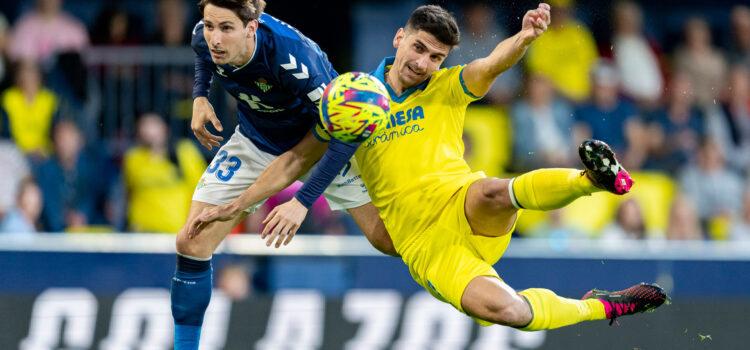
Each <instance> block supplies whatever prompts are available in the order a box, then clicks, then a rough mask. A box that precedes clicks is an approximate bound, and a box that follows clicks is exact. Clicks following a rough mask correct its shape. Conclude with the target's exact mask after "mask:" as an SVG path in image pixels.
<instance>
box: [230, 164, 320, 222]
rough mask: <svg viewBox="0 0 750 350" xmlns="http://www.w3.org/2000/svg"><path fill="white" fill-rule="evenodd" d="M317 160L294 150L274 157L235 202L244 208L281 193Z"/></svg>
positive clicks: (237, 205)
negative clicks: (307, 157)
mask: <svg viewBox="0 0 750 350" xmlns="http://www.w3.org/2000/svg"><path fill="white" fill-rule="evenodd" d="M313 164H315V161H313V160H309V159H304V158H300V157H299V156H298V155H297V154H295V153H293V152H286V153H283V154H282V155H280V156H278V157H277V158H276V159H274V160H273V161H272V162H271V163H270V164H269V165H268V167H266V169H265V170H263V173H261V174H260V176H259V177H258V180H256V181H255V183H253V184H252V185H251V186H250V187H248V188H247V190H245V192H243V193H242V195H240V196H239V197H238V198H237V199H235V200H234V202H233V204H234V205H235V206H236V207H237V208H238V209H240V210H244V209H246V208H248V207H250V206H252V205H255V204H257V203H259V202H260V201H262V200H264V199H266V198H268V197H270V196H273V195H275V194H276V193H279V192H280V191H281V190H283V189H285V188H286V187H288V186H289V185H291V184H292V183H293V182H294V181H295V180H297V179H298V178H299V177H300V176H302V175H304V174H305V173H306V172H307V171H309V170H310V168H312V166H313Z"/></svg>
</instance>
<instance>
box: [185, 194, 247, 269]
mask: <svg viewBox="0 0 750 350" xmlns="http://www.w3.org/2000/svg"><path fill="white" fill-rule="evenodd" d="M213 206H214V205H213V204H209V203H203V202H197V201H193V202H192V204H191V205H190V211H189V212H188V217H187V220H186V221H185V225H183V226H182V229H180V232H178V233H177V253H179V254H183V255H188V256H192V257H196V258H209V257H211V255H212V254H213V253H214V251H215V250H216V248H217V247H218V246H219V244H221V242H222V241H223V240H224V238H226V237H227V235H228V234H229V232H231V231H232V229H233V228H234V227H235V226H237V224H238V223H240V222H241V221H242V219H244V218H245V216H246V215H247V213H245V214H244V215H240V217H238V218H236V219H235V220H231V221H214V222H212V223H210V224H209V225H208V226H206V227H205V228H203V230H202V231H201V233H200V234H199V235H198V236H196V237H193V238H188V237H187V230H188V226H189V225H190V223H191V222H193V220H194V219H195V218H196V217H197V216H198V215H200V213H201V212H202V211H203V209H205V208H208V207H213Z"/></svg>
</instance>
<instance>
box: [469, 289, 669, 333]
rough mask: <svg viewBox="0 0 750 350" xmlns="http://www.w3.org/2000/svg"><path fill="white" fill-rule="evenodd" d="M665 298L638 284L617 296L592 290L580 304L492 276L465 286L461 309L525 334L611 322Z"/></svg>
mask: <svg viewBox="0 0 750 350" xmlns="http://www.w3.org/2000/svg"><path fill="white" fill-rule="evenodd" d="M668 299H669V297H668V296H667V294H666V293H665V292H664V290H663V289H662V288H661V287H659V286H658V285H651V284H645V283H641V284H639V285H635V286H632V287H630V288H628V289H625V290H622V291H617V292H613V293H610V292H605V291H599V290H592V291H590V292H588V293H586V295H585V296H584V297H583V300H577V299H569V298H563V297H560V296H558V295H556V294H555V293H554V292H553V291H551V290H549V289H543V288H529V289H526V290H523V291H521V292H519V293H518V294H516V293H515V291H513V289H512V288H511V287H510V286H508V285H507V284H505V282H503V281H501V280H500V279H498V278H496V277H494V276H478V277H476V278H474V279H473V280H472V281H471V282H469V284H468V286H467V287H466V290H465V291H464V294H463V296H462V297H461V306H462V307H463V309H464V311H465V312H466V313H467V314H469V315H471V316H474V317H477V318H480V319H482V320H485V321H489V322H492V323H497V324H502V325H506V326H511V327H516V328H520V329H522V330H525V331H538V330H542V329H555V328H559V327H564V326H568V325H572V324H576V323H579V322H583V321H593V320H603V319H610V320H614V319H615V318H616V317H619V316H626V315H633V314H637V313H641V312H645V311H650V310H653V309H655V308H657V307H659V306H661V305H662V304H664V302H665V301H667V300H668Z"/></svg>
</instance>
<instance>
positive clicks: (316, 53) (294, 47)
mask: <svg viewBox="0 0 750 350" xmlns="http://www.w3.org/2000/svg"><path fill="white" fill-rule="evenodd" d="M276 44H277V50H276V57H275V59H274V60H273V61H274V62H271V65H272V67H271V69H272V70H273V72H274V74H275V75H276V76H277V79H278V80H279V81H280V82H281V84H282V86H283V88H284V89H286V90H287V91H289V93H291V94H292V95H294V96H297V97H299V98H300V100H301V101H302V103H303V104H306V105H308V107H309V108H310V109H311V110H313V111H314V114H315V116H316V118H317V111H318V110H317V105H318V102H319V101H320V98H321V97H322V96H323V91H324V90H325V88H326V85H328V83H330V82H331V80H332V79H333V78H335V77H336V76H337V75H338V74H337V73H336V71H335V70H334V69H333V67H332V66H331V63H330V62H328V56H327V55H326V54H325V53H324V52H323V51H321V50H320V48H319V47H318V45H317V44H315V43H314V42H312V41H311V40H309V39H307V38H305V37H301V38H300V39H299V40H284V41H283V42H277V43H276Z"/></svg>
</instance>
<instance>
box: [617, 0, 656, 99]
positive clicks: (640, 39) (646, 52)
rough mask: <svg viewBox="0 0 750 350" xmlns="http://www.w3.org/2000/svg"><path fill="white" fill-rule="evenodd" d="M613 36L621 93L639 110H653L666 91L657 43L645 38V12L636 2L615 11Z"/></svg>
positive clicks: (629, 2)
mask: <svg viewBox="0 0 750 350" xmlns="http://www.w3.org/2000/svg"><path fill="white" fill-rule="evenodd" d="M612 17H613V21H612V22H613V26H614V33H613V38H612V43H611V46H610V48H609V49H611V50H612V59H613V60H614V63H615V67H617V71H618V72H619V73H620V77H621V82H620V84H621V86H622V92H623V93H624V94H625V95H626V96H628V97H629V98H631V99H632V100H634V101H635V102H636V103H637V104H638V105H639V106H642V107H645V108H653V107H655V106H656V104H657V103H658V102H659V99H660V98H661V94H662V90H663V89H664V74H663V72H662V70H661V67H660V65H659V55H658V52H659V51H658V49H657V46H656V43H655V42H653V41H650V40H648V39H646V37H645V35H644V34H643V11H642V10H641V7H640V6H639V5H638V4H636V3H635V2H633V1H629V0H624V1H618V2H617V3H615V5H614V6H613V7H612Z"/></svg>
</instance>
